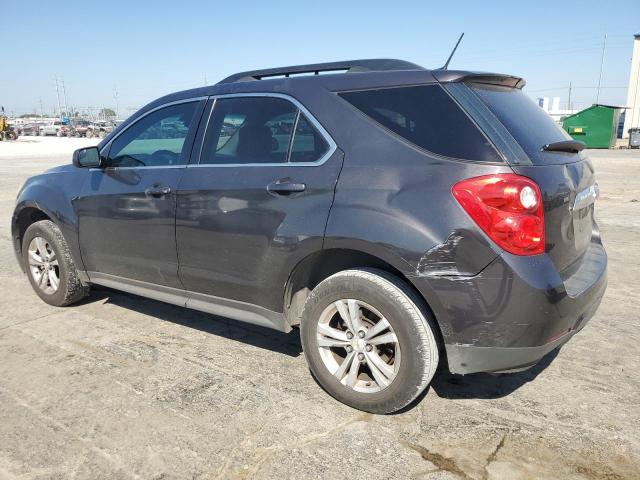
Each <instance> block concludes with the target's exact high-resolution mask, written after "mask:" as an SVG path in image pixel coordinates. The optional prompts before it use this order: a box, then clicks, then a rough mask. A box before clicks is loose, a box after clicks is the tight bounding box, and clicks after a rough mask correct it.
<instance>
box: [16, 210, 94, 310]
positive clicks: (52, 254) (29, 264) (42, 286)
mask: <svg viewBox="0 0 640 480" xmlns="http://www.w3.org/2000/svg"><path fill="white" fill-rule="evenodd" d="M22 261H23V265H24V268H25V271H26V272H27V276H28V277H29V282H30V283H31V286H32V287H33V289H34V291H35V292H36V294H38V296H39V297H40V298H41V299H42V300H44V301H45V302H46V303H48V304H49V305H53V306H56V307H63V306H66V305H70V304H72V303H75V302H77V301H79V300H82V299H83V298H85V297H86V296H87V295H89V287H88V286H87V285H85V284H83V283H82V281H81V280H80V277H79V276H78V270H77V269H76V266H75V264H74V262H73V259H72V258H71V253H70V252H69V246H68V245H67V242H66V240H65V239H64V237H63V236H62V232H61V231H60V229H59V228H58V226H57V225H56V224H55V223H53V222H52V221H50V220H41V221H39V222H36V223H34V224H32V225H30V226H29V228H27V231H26V232H25V234H24V237H23V239H22Z"/></svg>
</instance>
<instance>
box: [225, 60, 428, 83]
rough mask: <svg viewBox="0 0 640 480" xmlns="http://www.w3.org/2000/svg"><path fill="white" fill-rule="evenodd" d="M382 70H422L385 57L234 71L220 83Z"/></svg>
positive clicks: (410, 64) (412, 64) (404, 62)
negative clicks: (322, 73) (321, 73)
mask: <svg viewBox="0 0 640 480" xmlns="http://www.w3.org/2000/svg"><path fill="white" fill-rule="evenodd" d="M382 70H424V68H422V67H421V66H419V65H416V64H415V63H411V62H406V61H404V60H394V59H387V58H376V59H367V60H346V61H342V62H329V63H312V64H309V65H293V66H291V67H278V68H267V69H265V70H250V71H247V72H240V73H235V74H233V75H231V76H229V77H227V78H225V79H223V80H220V81H219V82H218V84H221V83H233V82H248V81H252V80H262V79H266V78H270V77H289V76H291V75H301V74H305V73H307V74H309V73H311V74H315V75H319V74H320V72H340V71H342V72H345V73H347V72H367V71H382Z"/></svg>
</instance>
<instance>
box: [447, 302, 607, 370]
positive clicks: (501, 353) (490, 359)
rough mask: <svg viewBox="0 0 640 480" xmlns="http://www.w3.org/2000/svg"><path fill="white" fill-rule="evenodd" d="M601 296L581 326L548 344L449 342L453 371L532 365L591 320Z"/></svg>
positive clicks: (507, 368) (450, 366)
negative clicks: (492, 345) (525, 345)
mask: <svg viewBox="0 0 640 480" xmlns="http://www.w3.org/2000/svg"><path fill="white" fill-rule="evenodd" d="M601 300H602V297H600V298H599V299H598V300H597V302H596V303H595V304H594V305H593V310H592V312H591V313H590V314H588V316H586V317H583V320H582V321H581V323H580V326H579V327H578V329H577V330H572V331H569V332H567V333H565V334H564V335H562V336H561V337H559V338H556V339H554V340H552V341H550V342H548V343H546V344H544V345H540V346H535V347H513V348H509V347H475V346H473V345H445V349H446V352H447V360H448V363H449V371H450V372H451V373H458V374H461V375H465V374H468V373H477V372H500V371H506V370H517V369H521V368H528V367H531V366H533V365H535V364H536V363H538V362H539V361H540V360H541V359H542V358H543V357H544V356H545V355H546V354H547V353H549V352H551V351H553V350H555V349H556V348H560V347H561V346H562V345H564V344H565V343H567V342H568V341H569V340H570V339H571V338H572V337H573V336H574V335H575V334H576V333H578V332H579V331H580V330H582V328H583V327H584V326H585V325H586V324H587V323H588V322H589V320H591V317H593V314H594V313H595V312H596V310H597V308H598V307H599V306H600V301H601Z"/></svg>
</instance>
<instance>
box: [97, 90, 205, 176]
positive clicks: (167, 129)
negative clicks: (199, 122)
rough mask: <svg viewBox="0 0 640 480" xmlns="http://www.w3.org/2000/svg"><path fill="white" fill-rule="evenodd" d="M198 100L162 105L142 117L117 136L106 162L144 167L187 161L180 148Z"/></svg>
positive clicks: (115, 165)
mask: <svg viewBox="0 0 640 480" xmlns="http://www.w3.org/2000/svg"><path fill="white" fill-rule="evenodd" d="M196 106H197V102H189V103H181V104H178V105H171V106H169V107H165V108H162V109H160V110H157V111H155V112H153V113H150V114H149V115H147V116H146V117H143V118H141V119H140V120H138V121H137V122H135V123H134V124H133V125H131V126H130V127H129V128H128V129H127V130H125V131H124V133H123V134H122V135H120V136H119V137H118V138H116V139H115V140H114V141H113V143H112V144H111V148H110V150H109V166H113V167H144V166H164V165H182V164H185V163H187V155H186V152H184V151H183V149H184V143H185V139H186V138H187V134H188V133H189V127H190V125H191V122H192V120H193V116H194V113H195V110H196Z"/></svg>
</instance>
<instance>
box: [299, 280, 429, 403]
mask: <svg viewBox="0 0 640 480" xmlns="http://www.w3.org/2000/svg"><path fill="white" fill-rule="evenodd" d="M300 330H301V337H302V347H303V349H304V354H305V357H306V359H307V363H308V364H309V368H310V370H311V373H312V374H313V376H314V377H315V378H316V380H317V381H318V383H319V384H320V385H321V386H322V387H323V388H324V389H325V390H326V391H327V392H328V393H329V394H330V395H331V396H333V397H334V398H336V399H337V400H339V401H341V402H342V403H345V404H347V405H350V406H352V407H354V408H357V409H359V410H364V411H367V412H372V413H393V412H396V411H398V410H401V409H402V408H404V407H406V406H407V405H409V404H410V403H411V402H413V401H414V400H416V398H418V397H419V396H420V394H421V393H422V392H423V391H424V390H425V389H426V388H427V386H428V385H429V382H430V381H431V379H432V378H433V375H434V374H435V371H436V368H437V366H438V358H439V357H438V342H437V340H436V335H435V332H436V327H435V321H434V319H433V317H432V315H431V314H430V312H429V310H428V308H427V307H426V305H425V304H424V302H423V301H422V300H421V299H420V298H418V297H417V296H416V295H415V294H414V293H413V291H411V290H410V289H409V287H408V286H407V285H406V284H405V283H404V282H403V281H402V280H400V279H399V278H397V277H395V276H393V275H390V274H388V273H387V272H383V271H380V270H374V269H353V270H345V271H342V272H339V273H336V274H335V275H332V276H330V277H329V278H327V279H325V280H324V281H322V282H321V283H320V284H318V286H316V288H314V289H313V291H312V292H311V295H310V296H309V298H308V300H307V302H306V304H305V307H304V311H303V314H302V321H301V325H300Z"/></svg>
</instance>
